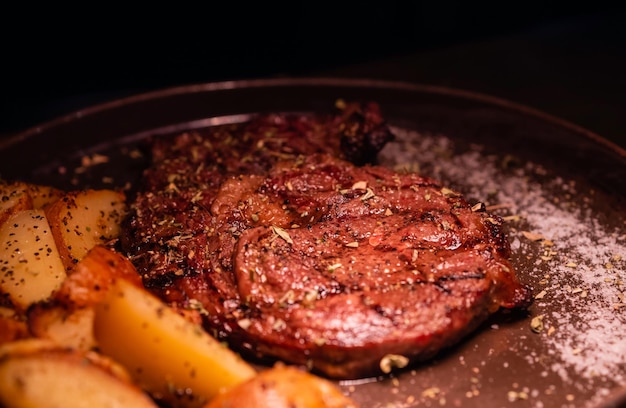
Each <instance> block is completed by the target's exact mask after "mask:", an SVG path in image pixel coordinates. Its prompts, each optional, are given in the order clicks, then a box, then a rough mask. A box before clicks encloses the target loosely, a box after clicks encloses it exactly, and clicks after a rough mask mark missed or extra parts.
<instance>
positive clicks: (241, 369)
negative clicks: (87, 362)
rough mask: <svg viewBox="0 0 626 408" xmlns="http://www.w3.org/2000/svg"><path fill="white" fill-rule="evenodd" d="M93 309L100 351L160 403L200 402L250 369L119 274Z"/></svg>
mask: <svg viewBox="0 0 626 408" xmlns="http://www.w3.org/2000/svg"><path fill="white" fill-rule="evenodd" d="M95 309H96V316H95V321H94V334H95V337H96V341H97V342H98V347H99V349H100V350H101V351H102V353H104V354H106V355H108V356H110V357H111V358H113V359H114V360H116V361H118V362H120V363H121V364H122V365H124V366H125V367H126V368H127V370H128V371H129V373H130V375H131V376H132V377H133V378H134V380H135V381H136V382H137V384H139V385H140V386H141V387H142V388H144V389H146V390H148V391H149V392H150V393H151V394H152V395H153V396H154V397H155V398H157V399H159V400H163V401H164V402H166V403H169V404H172V405H174V406H187V407H200V406H203V405H204V404H206V402H207V401H208V400H210V399H211V398H213V397H214V396H216V395H217V394H218V393H219V392H221V391H223V390H225V389H228V388H230V387H233V386H235V385H237V384H239V383H241V382H243V381H245V380H247V379H249V378H252V377H253V376H254V375H255V374H256V371H255V370H254V368H253V367H252V366H250V365H249V364H247V363H246V362H245V361H244V360H242V359H241V358H240V357H239V356H238V355H237V354H235V353H234V352H233V351H231V350H230V349H228V348H226V346H224V345H223V344H221V343H220V342H218V341H217V340H216V339H214V338H213V337H211V336H210V335H209V334H207V333H206V332H205V331H204V330H203V329H202V328H201V327H200V326H198V325H195V324H193V323H191V322H190V321H188V320H187V319H185V318H184V317H183V316H181V315H180V314H177V313H176V312H175V311H174V310H173V309H172V308H170V307H169V306H167V305H166V304H165V303H163V302H162V301H161V300H159V299H158V298H156V297H155V296H154V295H152V294H150V293H149V292H148V291H147V290H145V289H141V288H138V287H137V286H135V285H133V284H132V283H129V282H128V281H126V280H124V279H118V280H116V282H115V284H114V285H113V286H112V287H111V289H110V290H109V291H108V294H107V297H106V298H105V299H104V300H103V301H102V302H101V303H99V304H98V305H96V307H95Z"/></svg>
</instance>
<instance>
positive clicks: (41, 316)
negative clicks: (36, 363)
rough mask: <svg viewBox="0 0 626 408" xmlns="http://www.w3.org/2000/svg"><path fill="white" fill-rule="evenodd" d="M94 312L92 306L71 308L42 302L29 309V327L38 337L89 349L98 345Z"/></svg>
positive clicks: (85, 349)
mask: <svg viewBox="0 0 626 408" xmlns="http://www.w3.org/2000/svg"><path fill="white" fill-rule="evenodd" d="M94 313H95V312H94V309H93V308H92V307H82V308H71V309H69V308H66V307H63V306H61V305H55V304H46V303H40V304H36V305H34V306H32V307H31V308H30V309H29V310H28V329H29V332H30V333H31V334H32V335H33V336H35V337H37V338H41V339H49V340H52V341H54V342H55V343H57V344H59V345H60V346H64V347H68V348H71V349H74V350H82V351H88V350H92V349H94V348H95V347H96V341H95V338H94V336H93V319H94Z"/></svg>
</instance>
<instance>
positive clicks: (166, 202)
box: [123, 104, 531, 378]
mask: <svg viewBox="0 0 626 408" xmlns="http://www.w3.org/2000/svg"><path fill="white" fill-rule="evenodd" d="M348 111H349V113H347V112H348ZM355 115H356V116H355ZM355 117H356V119H357V120H354V119H355ZM355 123H356V124H355ZM391 137H392V136H391V134H390V133H389V131H388V130H387V128H386V126H385V124H384V120H382V118H381V117H380V114H379V112H378V109H377V107H376V106H375V105H372V104H370V105H364V106H355V105H349V107H347V108H344V110H343V111H342V112H341V113H340V114H339V115H337V116H331V117H326V118H319V117H300V116H287V115H284V116H281V115H270V116H267V117H262V118H260V119H257V120H256V121H252V122H251V123H249V124H244V125H234V126H231V127H230V128H223V129H215V130H213V131H212V133H210V134H208V135H207V134H205V135H202V134H187V135H181V136H179V137H178V138H176V139H173V140H168V141H160V142H158V143H156V144H155V147H154V155H153V157H154V165H153V166H152V167H151V168H150V169H148V170H147V171H146V174H145V185H144V186H143V188H142V189H141V190H140V191H139V194H138V195H137V197H136V198H135V201H134V202H133V205H132V207H133V213H132V216H131V218H130V219H129V220H128V222H127V224H126V226H125V238H124V239H123V245H124V248H125V250H126V251H127V253H128V254H129V255H130V256H131V258H132V259H133V262H134V263H135V265H137V267H138V269H139V270H140V272H141V273H142V275H143V278H144V282H145V284H146V285H147V286H148V287H150V288H151V289H152V290H153V291H154V292H155V293H157V294H159V295H160V296H161V297H162V298H164V299H166V300H167V301H169V302H172V303H176V304H178V305H180V306H182V307H200V308H201V310H202V312H203V314H204V317H205V324H206V327H207V329H208V330H210V331H211V332H212V333H214V334H215V335H216V336H218V337H220V338H223V339H225V340H226V341H228V342H229V344H230V345H231V347H233V348H235V349H237V350H239V351H241V352H242V353H244V354H245V355H248V356H252V357H269V358H272V359H281V360H284V361H288V362H291V363H297V364H302V365H306V366H308V367H310V368H312V369H313V370H315V371H317V372H320V373H323V374H325V375H327V376H329V377H334V378H358V377H365V376H370V375H376V374H379V373H381V370H382V371H385V369H384V368H385V367H384V364H383V365H382V366H383V367H381V360H385V359H386V358H387V357H388V356H389V355H401V356H403V357H406V358H407V359H408V361H418V360H424V359H427V358H429V357H432V356H433V355H435V354H436V353H437V352H439V351H441V350H442V349H444V348H445V347H448V346H450V345H452V344H455V343H456V342H458V341H459V340H460V339H462V338H463V337H464V336H465V335H467V334H468V333H469V332H471V331H472V330H474V329H475V328H476V327H477V325H478V324H480V323H481V322H483V321H484V320H485V319H486V318H487V317H488V316H489V315H490V314H492V313H494V312H495V311H496V310H498V309H499V308H500V307H504V308H523V307H526V306H528V304H529V303H530V301H531V294H530V290H529V289H528V288H526V287H525V286H523V285H521V284H520V283H519V282H518V280H517V278H516V276H515V271H514V270H513V267H512V266H511V264H510V263H509V261H508V257H509V254H510V249H509V244H508V241H507V239H506V236H505V234H504V233H503V230H502V220H501V219H499V218H498V217H497V216H494V215H490V214H488V213H486V212H484V211H480V210H477V209H476V208H474V209H473V208H472V207H471V206H470V204H469V203H467V202H466V201H465V200H464V199H463V197H461V196H460V195H459V194H457V193H456V192H454V191H451V190H449V189H447V188H445V187H444V186H441V185H439V184H438V183H437V182H436V181H434V180H430V179H427V178H424V177H420V176H418V175H416V174H409V173H396V172H394V171H392V170H390V169H387V168H383V167H380V166H376V165H372V164H364V162H365V161H368V160H369V159H371V158H373V157H374V156H375V152H376V151H378V150H379V149H380V148H381V147H382V146H383V144H384V142H386V141H388V140H390V139H391ZM374 142H376V143H374ZM347 146H351V147H347ZM366 146H367V147H366ZM361 150H366V151H367V153H366V154H365V155H361V156H360V155H359V154H356V153H355V151H361ZM346 152H348V153H346ZM373 152H374V153H373ZM365 157H368V158H369V159H368V160H365ZM347 159H350V160H352V161H354V162H356V163H358V165H356V164H353V163H351V162H349V161H348V160H347ZM199 305H200V306H199Z"/></svg>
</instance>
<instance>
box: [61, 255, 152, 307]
mask: <svg viewBox="0 0 626 408" xmlns="http://www.w3.org/2000/svg"><path fill="white" fill-rule="evenodd" d="M116 278H124V279H126V280H128V281H130V282H133V283H134V284H135V285H138V286H143V284H142V282H141V277H140V276H139V274H138V273H137V270H136V269H135V267H134V266H133V264H132V263H131V262H130V261H129V260H128V258H126V257H125V256H123V255H121V254H119V253H117V252H114V251H113V250H111V249H109V248H106V247H103V246H101V245H96V246H95V247H93V248H91V249H90V250H89V251H88V252H87V254H86V255H85V256H84V257H83V259H82V260H81V261H80V262H78V263H77V264H76V267H75V269H74V270H73V271H72V273H71V274H70V275H69V276H68V277H67V279H65V280H64V281H63V283H62V284H61V287H60V288H59V290H58V291H57V292H56V293H55V294H54V298H55V299H56V300H57V301H59V302H61V303H62V304H64V305H66V306H67V307H78V308H81V307H88V306H93V305H95V304H96V303H98V302H100V301H101V300H102V299H103V298H104V296H105V295H106V291H107V290H108V288H109V287H110V286H111V284H112V283H113V281H114V280H115V279H116Z"/></svg>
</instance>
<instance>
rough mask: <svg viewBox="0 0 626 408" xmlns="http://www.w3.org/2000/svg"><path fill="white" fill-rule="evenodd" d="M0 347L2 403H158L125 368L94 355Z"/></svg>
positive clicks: (45, 347) (38, 346)
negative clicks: (132, 381) (134, 380)
mask: <svg viewBox="0 0 626 408" xmlns="http://www.w3.org/2000/svg"><path fill="white" fill-rule="evenodd" d="M9 346H10V347H7V348H5V349H2V348H0V356H2V357H0V406H3V407H6V408H23V407H24V408H25V407H29V408H30V407H38V408H48V407H49V408H53V407H55V408H56V407H65V408H72V407H90V408H95V407H145V408H156V406H157V405H156V404H155V403H154V401H153V400H151V399H150V398H149V397H148V396H147V395H146V394H145V393H144V392H143V391H141V390H140V389H139V388H138V387H137V386H136V385H134V384H132V383H131V382H129V381H128V380H127V378H128V377H127V375H126V373H125V371H124V370H123V369H122V368H121V367H119V366H117V364H115V363H113V362H112V361H110V360H108V359H105V358H102V357H101V356H98V355H97V354H95V353H81V352H76V351H72V350H69V349H63V348H58V347H54V346H51V345H50V344H46V343H36V342H30V343H25V344H24V345H23V347H21V346H22V345H20V344H19V343H18V344H15V343H12V344H10V345H9Z"/></svg>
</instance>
